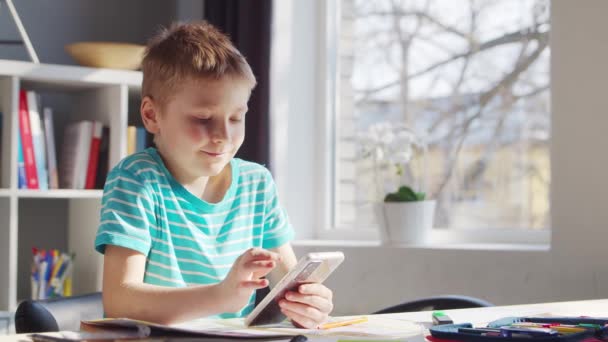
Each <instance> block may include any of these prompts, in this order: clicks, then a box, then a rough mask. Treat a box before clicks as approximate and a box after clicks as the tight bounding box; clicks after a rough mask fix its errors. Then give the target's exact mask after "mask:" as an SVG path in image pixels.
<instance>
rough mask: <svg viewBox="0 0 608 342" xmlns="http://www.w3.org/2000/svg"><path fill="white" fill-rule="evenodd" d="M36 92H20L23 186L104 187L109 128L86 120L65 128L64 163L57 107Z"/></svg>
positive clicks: (20, 180)
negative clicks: (58, 144)
mask: <svg viewBox="0 0 608 342" xmlns="http://www.w3.org/2000/svg"><path fill="white" fill-rule="evenodd" d="M40 102H41V101H40V97H39V95H38V94H36V93H35V92H33V91H25V90H21V91H20V92H19V135H18V139H19V143H18V153H17V174H18V186H19V189H40V190H48V189H59V188H64V189H100V188H103V183H104V181H105V176H106V175H107V168H108V147H109V128H108V127H104V126H103V125H102V124H101V123H100V122H96V121H82V122H77V123H73V124H70V125H68V127H66V130H65V135H64V141H63V148H62V159H61V165H60V167H59V168H58V165H57V154H56V149H55V135H54V123H53V110H52V109H51V108H49V107H44V108H42V107H41V106H40Z"/></svg>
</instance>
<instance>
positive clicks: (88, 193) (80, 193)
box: [0, 189, 103, 198]
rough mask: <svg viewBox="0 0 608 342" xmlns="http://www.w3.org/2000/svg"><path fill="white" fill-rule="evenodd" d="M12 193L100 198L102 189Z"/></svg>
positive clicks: (18, 192)
mask: <svg viewBox="0 0 608 342" xmlns="http://www.w3.org/2000/svg"><path fill="white" fill-rule="evenodd" d="M14 193H15V194H16V195H17V197H19V198H101V196H102V195H103V190H72V189H58V190H15V191H14ZM1 194H2V192H0V195H1Z"/></svg>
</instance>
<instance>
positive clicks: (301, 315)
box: [279, 284, 334, 329]
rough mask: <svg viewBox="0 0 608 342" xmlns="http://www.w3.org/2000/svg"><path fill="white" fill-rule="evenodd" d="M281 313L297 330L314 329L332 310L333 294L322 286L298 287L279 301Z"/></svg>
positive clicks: (325, 319)
mask: <svg viewBox="0 0 608 342" xmlns="http://www.w3.org/2000/svg"><path fill="white" fill-rule="evenodd" d="M279 306H280V307H281V311H282V312H283V313H284V314H285V316H287V317H289V318H290V319H291V321H292V322H293V324H294V325H295V326H297V327H299V328H306V329H316V328H318V327H319V325H320V324H323V323H324V322H325V321H327V318H328V317H329V313H330V312H331V311H332V310H333V308H334V305H333V293H332V292H331V290H330V289H328V288H327V287H326V286H325V285H323V284H304V285H300V287H299V288H298V291H297V292H295V291H288V292H287V293H286V294H285V299H281V300H280V301H279Z"/></svg>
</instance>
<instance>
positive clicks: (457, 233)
mask: <svg viewBox="0 0 608 342" xmlns="http://www.w3.org/2000/svg"><path fill="white" fill-rule="evenodd" d="M339 2H340V0H328V1H320V2H313V3H316V5H317V18H324V20H319V21H318V23H317V25H318V27H317V36H316V40H317V46H316V48H317V52H318V53H317V86H316V87H315V88H316V94H315V97H316V99H317V110H316V115H317V116H316V122H317V130H318V131H317V132H318V137H317V139H318V143H317V144H316V148H315V153H316V154H317V156H319V159H318V161H319V162H318V164H317V165H318V167H317V169H318V171H317V172H318V174H317V175H315V176H316V179H318V180H319V182H318V183H319V184H318V193H319V194H320V195H319V200H318V201H317V203H316V205H315V212H316V215H317V217H318V221H317V222H318V225H317V227H318V228H317V229H315V231H314V232H313V234H314V235H313V236H314V238H315V239H318V240H343V241H344V240H367V241H370V240H379V234H378V231H377V229H375V228H371V227H370V228H359V229H357V228H352V229H351V228H341V227H337V226H336V222H335V216H334V213H335V206H336V203H335V193H336V183H335V182H336V179H337V174H338V173H337V171H338V170H337V169H338V166H337V165H336V164H337V163H336V162H335V144H334V142H335V140H334V137H335V134H336V132H337V131H338V129H339V122H338V121H337V120H336V118H337V115H336V113H339V112H338V111H339V110H340V103H339V96H338V94H339V90H340V89H339V84H338V82H337V77H336V75H338V74H339V71H340V65H339V58H336V57H335V55H332V54H334V51H333V50H334V49H335V50H338V49H339V45H338V39H337V37H338V34H339V21H338V20H337V18H339V15H340V8H339V6H340V4H339ZM549 44H551V43H549ZM332 68H333V69H332ZM551 139H553V137H551ZM550 188H551V189H553V183H552V184H551V185H550ZM550 241H551V228H548V229H544V230H525V229H492V228H487V229H441V228H435V229H433V232H432V233H431V235H430V238H429V245H445V244H517V245H542V246H545V245H549V244H550Z"/></svg>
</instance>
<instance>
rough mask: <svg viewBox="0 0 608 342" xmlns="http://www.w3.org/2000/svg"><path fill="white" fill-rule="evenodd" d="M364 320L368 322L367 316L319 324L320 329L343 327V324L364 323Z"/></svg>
mask: <svg viewBox="0 0 608 342" xmlns="http://www.w3.org/2000/svg"><path fill="white" fill-rule="evenodd" d="M363 322H367V317H358V318H353V319H347V320H345V321H337V322H329V323H325V324H321V325H320V326H319V329H331V328H337V327H343V326H347V325H352V324H357V323H363Z"/></svg>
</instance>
